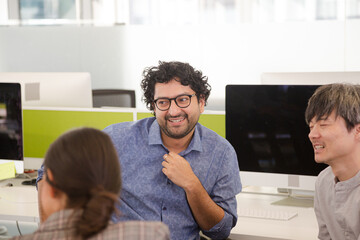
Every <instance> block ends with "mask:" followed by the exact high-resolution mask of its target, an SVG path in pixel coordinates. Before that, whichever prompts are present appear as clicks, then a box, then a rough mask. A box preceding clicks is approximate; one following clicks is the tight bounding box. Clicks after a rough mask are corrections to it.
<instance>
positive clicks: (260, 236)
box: [0, 179, 318, 240]
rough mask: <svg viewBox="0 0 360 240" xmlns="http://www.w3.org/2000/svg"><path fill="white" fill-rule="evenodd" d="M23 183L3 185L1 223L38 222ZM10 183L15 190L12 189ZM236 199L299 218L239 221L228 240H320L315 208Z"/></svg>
mask: <svg viewBox="0 0 360 240" xmlns="http://www.w3.org/2000/svg"><path fill="white" fill-rule="evenodd" d="M23 180H24V179H8V180H4V181H0V221H22V222H28V223H38V222H39V213H38V203H37V202H38V201H37V191H36V188H35V187H34V186H24V185H22V184H21V183H22V181H23ZM8 183H11V184H13V186H11V187H9V186H8V185H7V184H8ZM236 198H237V205H238V209H241V208H259V209H260V208H263V209H269V210H280V211H295V212H297V216H296V217H294V218H292V219H290V220H287V221H281V220H270V219H258V218H249V217H238V221H237V224H236V226H235V227H234V228H233V229H232V231H231V235H230V237H229V240H238V239H241V240H275V239H277V240H286V239H292V240H312V239H314V240H315V239H317V234H318V225H317V221H316V217H315V213H314V208H313V207H292V206H281V205H274V204H273V203H274V202H276V201H279V200H283V199H286V198H287V196H286V195H282V194H276V193H274V192H268V191H263V192H258V193H254V192H249V191H248V189H247V188H244V191H243V192H242V193H239V194H238V195H237V196H236Z"/></svg>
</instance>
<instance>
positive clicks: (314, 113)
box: [305, 83, 360, 131]
mask: <svg viewBox="0 0 360 240" xmlns="http://www.w3.org/2000/svg"><path fill="white" fill-rule="evenodd" d="M333 111H335V114H336V117H337V116H341V117H342V118H343V119H344V120H345V122H346V127H347V129H348V130H349V131H350V130H351V129H352V128H354V126H355V125H356V124H358V123H360V85H355V84H350V83H334V84H328V85H323V86H320V87H319V88H318V89H316V91H315V93H314V94H313V95H312V96H311V98H310V99H309V101H308V106H307V108H306V111H305V120H306V123H307V124H309V123H310V122H311V120H312V119H313V118H314V117H315V120H316V121H317V120H319V119H320V118H323V117H324V118H327V117H328V116H329V115H330V114H331V113H332V112H333Z"/></svg>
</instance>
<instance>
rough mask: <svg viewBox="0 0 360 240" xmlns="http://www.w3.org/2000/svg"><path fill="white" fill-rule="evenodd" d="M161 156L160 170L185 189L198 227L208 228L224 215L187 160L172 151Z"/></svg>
mask: <svg viewBox="0 0 360 240" xmlns="http://www.w3.org/2000/svg"><path fill="white" fill-rule="evenodd" d="M163 158H164V161H163V162H162V166H163V169H162V172H163V173H164V174H165V175H166V176H167V177H168V178H169V179H170V180H171V181H172V182H173V183H175V184H176V185H178V186H179V187H182V188H183V189H184V190H185V193H186V198H187V200H188V203H189V205H190V208H191V211H192V213H193V215H194V217H195V220H196V222H197V223H198V224H199V226H200V228H201V229H203V230H210V229H211V228H212V227H213V226H215V225H216V224H217V223H219V222H220V221H221V219H222V218H223V217H224V215H225V212H224V210H223V209H222V208H221V207H219V206H218V205H217V204H216V203H215V202H214V201H213V200H212V199H211V198H210V196H209V194H208V193H207V192H206V190H205V189H204V187H203V186H202V184H201V182H200V180H199V179H198V178H197V176H196V175H195V173H194V172H193V170H192V168H191V166H190V164H189V162H188V161H186V160H185V159H184V158H183V157H181V156H180V155H178V154H176V153H174V152H169V154H165V155H164V156H163Z"/></svg>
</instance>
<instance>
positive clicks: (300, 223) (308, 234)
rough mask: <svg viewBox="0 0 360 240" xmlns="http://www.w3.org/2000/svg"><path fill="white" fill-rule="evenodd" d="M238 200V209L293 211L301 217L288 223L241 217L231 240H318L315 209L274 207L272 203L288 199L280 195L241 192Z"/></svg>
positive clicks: (233, 230) (232, 232)
mask: <svg viewBox="0 0 360 240" xmlns="http://www.w3.org/2000/svg"><path fill="white" fill-rule="evenodd" d="M236 198H237V203H238V209H239V208H241V207H250V208H264V209H270V210H271V209H273V210H279V211H291V212H297V213H298V216H296V217H294V218H292V219H290V220H288V221H279V220H268V219H256V218H246V217H239V218H238V221H237V224H236V226H235V227H234V228H233V229H232V231H231V236H230V239H232V240H233V239H234V240H236V239H243V240H247V239H249V240H266V239H269V240H270V239H293V240H313V239H314V240H315V239H317V234H318V225H317V221H316V216H315V212H314V208H312V207H310V208H303V207H288V206H278V205H272V204H271V203H273V202H276V201H279V200H282V199H284V198H286V196H281V195H273V194H256V193H246V192H242V193H240V194H238V195H237V197H236Z"/></svg>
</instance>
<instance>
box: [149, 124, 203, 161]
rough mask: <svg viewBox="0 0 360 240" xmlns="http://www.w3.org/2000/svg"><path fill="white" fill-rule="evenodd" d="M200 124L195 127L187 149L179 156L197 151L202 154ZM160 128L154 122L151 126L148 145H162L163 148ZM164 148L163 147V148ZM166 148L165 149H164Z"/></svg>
mask: <svg viewBox="0 0 360 240" xmlns="http://www.w3.org/2000/svg"><path fill="white" fill-rule="evenodd" d="M200 126H201V125H200V123H197V124H196V125H195V131H194V136H193V138H192V139H191V142H190V144H189V146H188V147H187V149H186V150H185V151H183V152H181V154H180V155H186V154H188V153H189V152H191V151H193V150H194V151H199V152H202V144H201V136H200V135H201V131H200ZM160 131H161V130H160V126H159V124H158V122H157V121H156V119H155V121H154V122H153V123H152V124H151V126H150V129H149V145H162V146H164V144H163V142H162V139H161V133H160ZM164 147H165V146H164ZM165 148H166V147H165Z"/></svg>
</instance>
